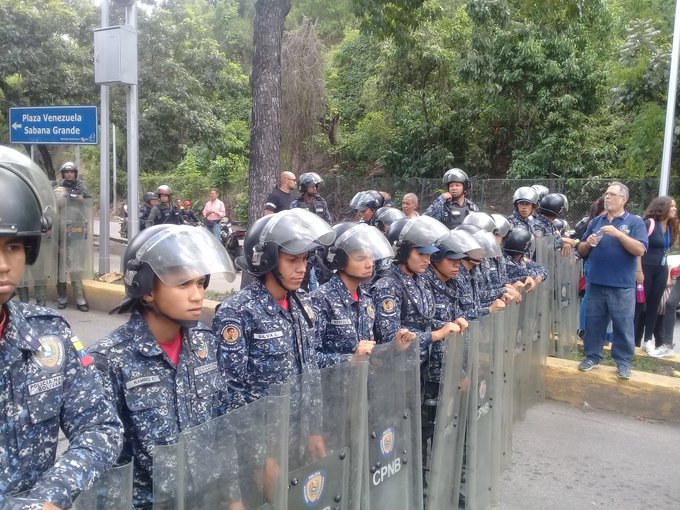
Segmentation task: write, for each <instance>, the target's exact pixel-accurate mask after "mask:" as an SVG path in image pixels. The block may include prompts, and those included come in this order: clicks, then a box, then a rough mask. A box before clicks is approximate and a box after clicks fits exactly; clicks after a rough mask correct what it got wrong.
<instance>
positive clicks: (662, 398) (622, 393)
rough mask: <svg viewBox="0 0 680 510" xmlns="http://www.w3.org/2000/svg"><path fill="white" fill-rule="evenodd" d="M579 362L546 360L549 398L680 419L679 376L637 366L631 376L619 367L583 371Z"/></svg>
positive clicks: (659, 418)
mask: <svg viewBox="0 0 680 510" xmlns="http://www.w3.org/2000/svg"><path fill="white" fill-rule="evenodd" d="M577 366H578V361H573V360H567V359H560V358H548V359H547V360H546V372H545V396H546V398H550V399H552V400H557V401H560V402H566V403H568V404H571V405H573V406H579V407H580V406H582V405H583V404H584V402H588V404H589V405H590V406H592V407H594V408H596V409H603V410H607V411H614V412H617V413H620V414H626V415H628V416H634V417H637V418H645V419H650V420H663V421H670V422H674V423H680V398H679V397H680V379H673V378H672V377H668V376H664V375H657V374H650V373H647V372H639V371H636V370H634V371H633V377H632V378H631V379H629V380H621V379H619V378H618V377H617V376H616V367H608V366H601V367H598V368H597V369H593V370H591V371H590V372H581V371H580V370H579V369H578V368H577Z"/></svg>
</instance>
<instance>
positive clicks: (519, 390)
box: [512, 291, 536, 420]
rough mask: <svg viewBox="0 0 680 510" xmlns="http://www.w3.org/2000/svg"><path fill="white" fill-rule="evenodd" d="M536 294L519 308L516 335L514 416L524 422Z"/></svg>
mask: <svg viewBox="0 0 680 510" xmlns="http://www.w3.org/2000/svg"><path fill="white" fill-rule="evenodd" d="M535 294H536V292H535V291H534V292H531V293H528V294H526V295H525V296H524V299H523V300H522V304H521V305H520V307H519V312H518V317H517V330H516V331H515V334H514V339H513V340H514V342H513V347H514V352H513V354H514V356H513V357H514V361H513V372H514V378H513V381H512V395H513V396H512V414H513V420H523V419H524V416H525V415H526V410H527V407H528V406H527V393H528V391H529V390H528V387H529V384H530V377H529V355H530V352H529V348H530V345H531V343H530V337H531V329H530V326H531V322H532V320H531V314H532V313H534V310H535V300H536V297H535Z"/></svg>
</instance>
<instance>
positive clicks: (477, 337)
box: [461, 316, 499, 509]
mask: <svg viewBox="0 0 680 510" xmlns="http://www.w3.org/2000/svg"><path fill="white" fill-rule="evenodd" d="M490 320H491V317H489V316H486V317H483V318H482V319H481V320H480V321H476V322H473V323H472V324H470V368H471V376H472V377H471V386H470V388H471V391H470V403H469V411H468V425H467V431H468V434H467V446H466V451H467V455H466V460H467V467H466V473H465V488H464V490H463V491H461V492H463V493H464V494H465V508H468V509H479V508H486V507H488V506H490V505H491V502H492V495H493V494H494V492H495V485H496V483H497V477H496V474H495V471H494V466H495V464H496V461H495V459H494V456H495V455H497V454H498V453H499V452H495V451H494V444H495V442H494V434H497V431H496V430H495V429H494V427H495V426H496V425H497V424H498V421H497V420H496V419H495V413H496V412H497V410H496V388H495V384H496V378H495V374H494V373H493V372H494V366H495V352H494V351H495V349H494V347H495V346H494V340H493V337H492V336H493V335H492V333H493V328H492V326H491V322H490Z"/></svg>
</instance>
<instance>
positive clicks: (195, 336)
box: [90, 225, 240, 508]
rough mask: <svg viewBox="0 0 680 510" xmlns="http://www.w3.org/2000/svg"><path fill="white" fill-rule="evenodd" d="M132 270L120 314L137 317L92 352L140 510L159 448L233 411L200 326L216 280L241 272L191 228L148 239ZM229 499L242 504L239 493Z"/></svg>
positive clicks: (131, 252) (152, 231) (147, 501)
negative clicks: (118, 425)
mask: <svg viewBox="0 0 680 510" xmlns="http://www.w3.org/2000/svg"><path fill="white" fill-rule="evenodd" d="M124 267H125V278H124V279H125V294H126V296H125V299H124V300H123V301H122V302H121V304H120V305H118V306H117V307H116V308H115V309H114V310H115V311H117V312H118V313H131V316H130V320H129V321H128V322H127V323H126V324H124V325H123V326H121V327H119V328H118V329H116V330H115V331H114V332H112V333H111V334H110V335H108V336H106V337H105V338H103V339H102V340H100V341H99V342H98V343H97V344H96V345H94V346H93V347H92V348H91V349H90V353H91V355H92V357H93V358H94V361H95V364H96V366H97V368H98V369H99V370H100V372H101V374H102V376H103V378H104V381H105V384H106V385H107V386H108V388H109V390H110V394H111V396H112V398H113V400H114V402H115V404H116V407H117V409H118V413H119V415H120V417H121V419H122V421H123V426H124V429H125V436H124V443H123V451H122V453H121V455H120V457H119V458H118V464H120V465H123V464H127V463H128V462H130V461H131V460H133V459H134V477H133V503H134V507H135V508H150V507H151V505H152V504H153V503H154V501H153V498H152V496H153V491H152V488H153V481H152V465H153V459H152V455H153V448H154V447H155V446H157V445H166V444H173V443H176V442H177V441H178V440H179V435H180V432H182V431H183V430H186V429H188V428H190V427H195V426H198V425H200V424H202V423H204V422H206V421H208V420H210V419H211V418H215V417H217V416H220V415H221V414H223V413H224V412H225V411H226V409H227V404H228V402H227V400H228V397H227V388H226V386H225V382H224V381H223V380H222V378H221V373H220V370H219V366H218V358H217V356H218V342H217V339H216V338H215V336H214V335H213V334H212V331H211V330H210V329H209V328H208V327H207V326H205V325H203V324H202V323H200V322H198V320H199V318H200V316H201V311H202V304H203V297H204V295H205V289H206V288H207V287H208V284H209V282H210V275H211V274H214V273H225V274H226V275H227V279H231V280H233V279H234V278H235V273H234V270H233V267H232V264H231V260H230V259H229V257H228V255H227V253H226V252H225V251H224V249H223V248H222V246H221V245H220V244H219V242H218V241H217V240H216V239H215V238H214V236H212V235H211V234H210V233H209V232H208V231H207V230H205V229H194V228H192V227H189V226H186V225H182V226H177V225H157V226H153V227H149V228H147V229H145V230H144V231H143V232H140V233H139V234H138V235H137V236H136V237H135V238H134V239H132V240H131V241H130V244H129V245H128V247H127V249H126V251H125V255H124ZM197 497H198V496H197ZM227 497H228V500H229V501H239V500H240V495H239V494H238V492H237V491H231V492H230V493H229V494H228V496H227ZM237 508H238V507H237Z"/></svg>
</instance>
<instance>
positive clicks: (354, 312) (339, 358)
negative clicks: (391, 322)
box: [309, 274, 375, 368]
mask: <svg viewBox="0 0 680 510" xmlns="http://www.w3.org/2000/svg"><path fill="white" fill-rule="evenodd" d="M358 294H359V301H354V298H353V297H352V296H351V295H350V293H349V290H347V287H345V284H344V283H343V282H342V280H341V279H340V277H339V276H338V275H337V274H336V275H334V276H333V278H331V280H330V281H329V282H328V283H325V284H324V285H322V286H321V287H319V288H318V289H316V290H314V291H313V292H312V293H310V295H309V297H310V299H311V301H312V303H313V305H312V306H313V307H314V313H315V314H316V334H317V346H316V350H317V353H318V356H319V367H320V368H325V367H330V366H333V365H335V364H337V363H342V362H345V361H350V360H351V359H352V354H353V353H354V352H355V351H356V349H357V346H358V345H359V341H360V340H373V323H374V321H375V307H374V306H373V299H372V298H371V296H370V295H368V293H367V292H366V291H365V290H364V289H363V288H361V287H359V289H358Z"/></svg>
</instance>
